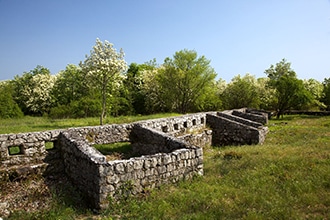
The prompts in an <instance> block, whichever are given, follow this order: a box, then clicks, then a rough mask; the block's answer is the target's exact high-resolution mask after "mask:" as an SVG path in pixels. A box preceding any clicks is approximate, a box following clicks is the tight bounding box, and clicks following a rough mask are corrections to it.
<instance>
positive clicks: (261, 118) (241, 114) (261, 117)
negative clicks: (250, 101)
mask: <svg viewBox="0 0 330 220" xmlns="http://www.w3.org/2000/svg"><path fill="white" fill-rule="evenodd" d="M263 114H265V113H260V114H255V113H254V114H253V113H248V112H240V111H235V110H234V111H233V113H232V115H235V116H238V117H241V118H245V119H248V120H251V121H254V122H258V123H260V124H263V125H265V124H267V123H268V117H265V115H263Z"/></svg>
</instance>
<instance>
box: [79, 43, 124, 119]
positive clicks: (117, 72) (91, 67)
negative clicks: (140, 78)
mask: <svg viewBox="0 0 330 220" xmlns="http://www.w3.org/2000/svg"><path fill="white" fill-rule="evenodd" d="M124 55H125V54H124V52H123V50H122V49H120V51H119V52H117V51H116V49H115V48H114V47H113V44H111V43H109V42H108V41H104V42H102V41H100V40H99V39H98V38H97V39H96V44H95V46H94V47H93V50H91V53H90V55H89V56H87V55H86V59H85V61H84V63H81V64H80V66H81V67H82V70H83V71H84V72H85V74H86V77H87V78H88V79H89V81H90V83H91V85H93V86H95V87H96V88H97V89H99V90H100V92H101V96H102V112H101V116H100V124H101V125H102V124H103V118H104V116H105V114H106V105H107V96H108V95H109V91H111V89H112V88H118V85H119V84H120V83H121V81H122V79H123V75H122V73H123V72H125V71H126V70H127V63H126V62H125V60H124Z"/></svg>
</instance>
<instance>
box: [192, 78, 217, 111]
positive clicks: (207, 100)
mask: <svg viewBox="0 0 330 220" xmlns="http://www.w3.org/2000/svg"><path fill="white" fill-rule="evenodd" d="M218 86H219V81H217V82H216V81H214V82H213V83H212V84H210V85H209V86H207V87H206V88H205V90H204V92H203V93H202V94H201V96H200V97H199V98H198V99H197V101H196V109H195V110H194V111H198V112H202V111H203V112H205V111H219V110H221V109H222V101H221V99H220V98H219V95H218V94H219V90H218V89H219V88H218Z"/></svg>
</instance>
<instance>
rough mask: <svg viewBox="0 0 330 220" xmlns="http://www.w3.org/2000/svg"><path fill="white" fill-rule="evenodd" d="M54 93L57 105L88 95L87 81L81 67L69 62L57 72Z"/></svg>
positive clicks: (66, 103)
mask: <svg viewBox="0 0 330 220" xmlns="http://www.w3.org/2000/svg"><path fill="white" fill-rule="evenodd" d="M52 94H53V96H54V98H55V101H56V104H57V105H68V104H70V103H71V102H72V101H74V100H79V99H81V98H82V97H84V96H87V95H88V87H87V82H86V80H85V76H84V74H83V72H82V71H81V68H80V67H78V66H76V65H74V64H69V65H67V66H66V68H65V70H64V71H61V72H60V73H58V74H57V78H56V82H55V84H54V87H53V91H52Z"/></svg>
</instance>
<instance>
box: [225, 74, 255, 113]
mask: <svg viewBox="0 0 330 220" xmlns="http://www.w3.org/2000/svg"><path fill="white" fill-rule="evenodd" d="M256 84H257V80H256V78H255V77H254V76H252V75H250V74H246V75H245V76H243V77H241V76H240V75H238V76H236V77H234V78H233V79H232V81H231V82H230V83H229V84H228V85H227V86H226V88H225V89H224V91H223V93H222V94H221V96H220V97H221V99H222V102H223V105H224V108H226V109H237V108H243V107H251V108H258V106H259V102H260V98H259V96H260V95H259V94H258V89H257V85H256Z"/></svg>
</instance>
